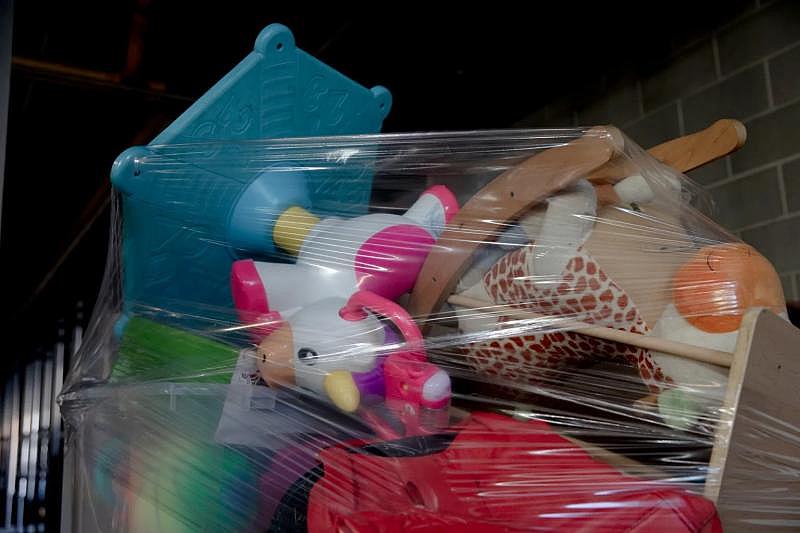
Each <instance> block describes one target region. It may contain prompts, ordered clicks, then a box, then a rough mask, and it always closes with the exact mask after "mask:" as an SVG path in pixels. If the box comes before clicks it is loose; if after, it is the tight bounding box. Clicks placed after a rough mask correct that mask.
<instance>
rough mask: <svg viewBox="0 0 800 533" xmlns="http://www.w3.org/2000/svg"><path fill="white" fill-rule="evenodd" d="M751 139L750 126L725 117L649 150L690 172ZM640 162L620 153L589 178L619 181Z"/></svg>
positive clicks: (597, 180) (652, 153)
mask: <svg viewBox="0 0 800 533" xmlns="http://www.w3.org/2000/svg"><path fill="white" fill-rule="evenodd" d="M746 140H747V129H746V128H745V127H744V124H742V123H741V122H739V121H738V120H732V119H722V120H718V121H716V122H715V123H713V124H712V125H711V126H709V127H708V128H706V129H704V130H701V131H698V132H696V133H692V134H690V135H685V136H683V137H678V138H677V139H672V140H671V141H667V142H665V143H663V144H659V145H658V146H654V147H652V148H650V149H649V150H648V151H647V152H648V153H649V154H650V155H651V156H653V157H655V158H656V159H658V160H659V161H661V162H662V163H664V164H665V165H669V166H670V167H672V168H674V169H675V170H677V171H678V172H684V173H685V172H689V171H691V170H694V169H696V168H698V167H701V166H703V165H705V164H707V163H710V162H712V161H716V160H717V159H719V158H721V157H725V156H726V155H728V154H730V153H732V152H735V151H736V150H738V149H739V148H741V147H742V145H744V142H745V141H746ZM636 172H637V168H636V165H635V164H634V162H633V161H632V160H631V159H630V158H629V157H627V156H620V157H617V158H615V159H613V160H611V161H609V162H608V163H606V164H605V165H603V166H602V167H600V168H598V169H597V170H595V171H594V172H592V173H591V174H589V181H591V182H593V183H596V184H601V183H611V184H613V183H616V182H617V181H619V180H621V179H623V178H626V177H628V176H630V175H631V174H635V173H636Z"/></svg>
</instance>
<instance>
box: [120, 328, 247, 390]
mask: <svg viewBox="0 0 800 533" xmlns="http://www.w3.org/2000/svg"><path fill="white" fill-rule="evenodd" d="M238 356H239V351H238V350H237V349H236V348H234V347H232V346H230V345H228V344H225V343H222V342H219V341H216V340H213V339H209V338H208V337H203V336H201V335H196V334H194V333H189V332H188V331H185V330H183V329H179V328H175V327H171V326H165V325H164V324H159V323H157V322H154V321H152V320H148V319H146V318H142V317H137V316H134V317H131V318H130V320H128V322H127V325H126V327H125V331H124V333H123V335H122V339H121V341H120V347H119V358H118V359H117V361H116V364H115V365H114V369H113V371H112V374H111V381H112V382H120V381H128V380H130V379H133V378H136V379H137V380H141V379H159V378H163V379H168V380H169V381H192V382H197V383H224V384H228V383H230V381H231V376H232V375H233V369H234V368H235V366H236V361H237V358H238Z"/></svg>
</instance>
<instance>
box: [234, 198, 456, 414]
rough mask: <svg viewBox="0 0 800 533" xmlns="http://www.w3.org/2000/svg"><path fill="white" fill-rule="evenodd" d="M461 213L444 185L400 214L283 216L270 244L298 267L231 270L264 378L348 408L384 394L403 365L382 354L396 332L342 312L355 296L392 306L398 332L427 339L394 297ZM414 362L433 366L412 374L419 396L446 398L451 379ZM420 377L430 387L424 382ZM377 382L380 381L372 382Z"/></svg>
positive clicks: (294, 210)
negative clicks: (387, 371)
mask: <svg viewBox="0 0 800 533" xmlns="http://www.w3.org/2000/svg"><path fill="white" fill-rule="evenodd" d="M457 211H458V204H457V202H456V199H455V197H454V196H453V194H452V193H451V192H450V191H449V190H448V189H447V188H446V187H444V186H434V187H431V188H430V189H428V190H427V191H425V192H424V193H423V194H422V195H421V196H420V198H419V199H418V200H417V201H416V202H415V203H414V205H412V206H411V208H410V209H409V210H408V211H407V212H406V213H405V214H403V215H397V214H386V213H374V214H368V215H364V216H360V217H355V218H351V219H339V218H326V219H323V220H319V219H318V218H317V217H315V216H314V215H312V214H311V213H309V212H308V211H306V210H304V209H302V208H299V207H290V208H289V209H287V210H285V211H284V212H283V213H282V214H281V215H280V217H278V219H277V221H276V223H275V225H274V230H273V239H274V241H275V243H276V244H277V245H278V246H280V247H281V248H283V249H285V250H286V251H287V252H289V253H291V254H294V255H296V256H297V261H296V262H295V263H294V264H280V263H265V262H255V261H252V260H241V261H237V262H235V263H234V265H233V269H232V272H231V288H232V291H233V299H234V303H235V305H236V308H237V310H238V311H239V315H240V318H241V321H242V322H243V323H244V324H246V325H248V326H250V328H249V330H250V331H251V332H252V334H253V336H254V337H255V339H256V340H257V342H259V343H260V346H261V348H260V354H261V355H260V356H261V358H262V360H261V362H260V364H259V365H260V372H261V374H262V377H263V378H264V379H265V380H266V381H267V382H288V383H294V384H297V385H299V386H301V387H303V388H305V389H309V390H312V391H315V392H318V393H321V394H322V393H324V394H326V395H327V396H328V397H329V398H330V399H331V401H333V403H335V404H336V405H337V406H338V407H340V408H342V409H343V410H345V411H353V410H355V409H356V408H358V406H359V405H360V398H361V396H362V395H364V394H368V395H371V394H373V393H376V394H378V395H383V394H384V393H383V389H384V385H383V368H384V366H385V363H386V361H395V360H397V358H391V357H389V358H388V359H386V357H385V356H387V355H389V354H390V353H391V352H392V348H391V346H392V345H395V349H397V341H396V340H395V341H392V339H391V338H392V330H391V329H386V328H384V326H383V325H382V324H381V322H380V320H378V319H377V318H375V316H373V315H372V314H369V313H364V314H363V316H362V315H359V320H357V321H354V320H353V319H352V318H353V316H355V315H354V314H352V313H351V314H350V316H348V317H344V315H341V316H340V310H341V309H343V308H345V304H346V303H347V302H348V301H349V300H351V299H352V298H357V299H358V301H361V302H362V303H363V302H364V301H368V302H371V303H372V305H373V306H378V307H379V308H380V309H383V310H391V313H389V315H386V314H384V316H387V317H388V318H390V319H392V320H395V321H399V322H401V323H403V324H406V326H404V330H402V331H401V332H402V333H403V334H404V336H405V337H406V340H407V341H408V340H409V335H411V336H412V337H414V338H417V342H421V336H419V334H418V330H417V333H416V334H413V331H412V330H413V329H415V328H416V325H414V326H413V328H412V327H411V326H410V325H408V324H412V325H413V321H411V319H410V317H408V314H407V313H405V311H404V310H402V308H400V307H399V306H397V305H396V304H394V303H393V302H391V300H393V299H395V298H397V297H398V296H400V295H402V294H404V293H406V292H408V291H409V290H410V289H411V287H412V286H413V284H414V282H415V281H416V278H417V275H418V274H419V270H420V268H421V267H422V264H423V262H424V261H425V258H426V257H427V255H428V253H429V251H430V249H431V247H432V246H433V245H434V243H435V242H436V239H437V238H438V236H439V234H440V233H441V231H442V229H443V228H444V226H445V225H446V223H447V222H448V221H449V220H450V219H451V218H452V217H453V216H454V215H455V213H456V212H457ZM390 304H391V305H390ZM392 306H394V307H392ZM402 315H404V316H402ZM398 317H399V318H398ZM387 346H388V348H387ZM384 359H386V361H384ZM417 359H419V358H417ZM417 363H420V364H422V363H424V364H422V367H424V368H426V369H427V370H425V371H424V372H423V374H424V375H418V374H419V373H418V372H416V373H414V375H415V376H416V377H415V378H414V380H416V381H414V380H412V381H414V382H415V383H418V384H419V386H420V387H422V388H424V387H425V386H427V387H428V389H425V390H427V391H428V392H427V393H426V392H425V391H423V390H422V389H420V391H419V392H420V396H419V398H418V400H419V401H422V402H423V403H425V404H426V405H428V404H430V405H434V404H436V403H437V402H439V400H441V396H442V394H444V391H445V389H446V392H447V394H448V395H449V390H450V389H449V384H450V381H449V378H447V374H446V373H444V372H442V371H434V370H435V369H436V367H433V366H432V365H431V366H426V365H429V363H427V362H426V360H425V358H424V356H423V357H422V360H421V361H417ZM401 366H402V365H401ZM412 366H413V365H412ZM417 366H419V365H417ZM389 367H393V365H392V364H389ZM378 378H380V379H378ZM422 378H424V379H423V381H424V382H425V383H428V384H427V385H425V383H422V382H418V380H419V379H422ZM408 379H410V378H409V377H408V376H407V377H406V380H408ZM376 380H378V381H380V383H379V385H375V386H373V385H374V383H375V382H376ZM390 381H391V380H388V381H387V382H386V383H387V385H386V387H387V388H386V392H387V398H388V397H389V396H391V395H390V394H389V389H390V388H391V387H390V386H389V383H390ZM376 391H379V392H376ZM448 397H449V396H448Z"/></svg>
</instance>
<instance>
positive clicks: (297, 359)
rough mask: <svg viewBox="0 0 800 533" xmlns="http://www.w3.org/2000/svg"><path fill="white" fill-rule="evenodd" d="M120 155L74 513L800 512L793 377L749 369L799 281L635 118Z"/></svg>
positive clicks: (589, 524) (181, 526) (201, 516)
mask: <svg viewBox="0 0 800 533" xmlns="http://www.w3.org/2000/svg"><path fill="white" fill-rule="evenodd" d="M125 165H127V167H126V168H122V169H120V168H117V169H115V178H114V182H115V186H116V192H115V202H114V206H115V210H114V215H113V224H114V227H113V238H112V246H111V249H110V255H109V265H108V270H107V277H106V280H105V283H104V286H103V289H102V294H101V297H100V299H99V301H98V304H97V306H96V310H95V312H94V317H93V322H92V324H91V326H90V329H89V332H88V335H87V339H86V341H85V343H84V345H83V348H82V350H81V352H80V353H79V356H78V357H77V359H76V361H74V364H73V367H72V369H71V372H70V374H69V377H68V381H67V383H66V385H65V391H64V393H63V395H62V410H63V414H64V417H65V419H66V421H67V425H68V431H69V436H68V441H67V457H66V468H67V472H66V474H65V475H66V476H68V480H69V481H68V482H67V484H66V485H67V487H68V489H69V490H66V491H65V503H64V505H65V506H68V510H67V511H68V512H67V513H66V514H65V516H67V517H68V521H67V522H66V523H65V524H64V527H65V528H66V529H68V530H70V529H71V530H72V531H81V532H88V531H267V530H269V531H304V530H308V531H313V532H316V531H412V530H413V531H465V530H467V528H474V529H473V530H474V531H516V530H550V529H552V530H559V531H562V530H563V531H568V530H580V531H588V530H597V531H623V530H629V531H653V530H655V531H707V532H711V531H721V530H722V527H723V525H724V526H725V528H726V529H728V528H730V529H731V530H735V529H747V528H751V529H753V530H758V529H761V528H764V527H767V526H780V527H787V528H790V529H792V528H797V527H800V526H799V524H800V514H798V513H800V493H799V492H798V483H799V481H798V479H800V468H799V465H798V457H800V454H799V453H798V451H800V446H798V437H799V436H800V433H798V427H797V425H796V422H797V418H796V414H795V411H796V410H797V407H798V402H800V398H799V397H798V393H797V387H796V380H795V381H794V383H795V386H794V387H788V386H786V385H785V384H784V381H785V380H784V378H782V377H781V378H776V379H775V380H773V381H766V382H765V381H763V380H762V383H761V384H762V385H763V388H762V389H761V390H760V391H755V392H757V393H758V394H757V396H756V397H755V400H752V402H751V403H748V402H750V400H748V399H747V398H746V396H747V395H748V394H750V393H751V392H753V391H751V390H750V389H751V388H752V387H751V386H750V385H747V386H743V385H742V383H743V382H745V381H746V380H749V379H750V377H749V376H752V374H753V372H754V370H753V365H754V364H758V361H761V360H770V359H769V357H770V356H771V354H769V353H762V352H759V353H758V354H756V353H755V351H754V350H755V347H756V345H757V344H759V342H761V341H759V340H758V339H760V338H761V337H760V336H759V335H760V334H759V333H758V331H755V330H756V324H760V326H758V327H762V326H763V327H767V328H773V330H775V331H780V332H784V333H782V334H784V335H785V334H792V332H791V329H790V326H789V325H788V323H785V322H784V317H785V308H784V297H783V293H782V290H781V284H780V280H779V278H778V276H777V274H776V273H775V271H774V269H773V267H772V266H771V264H770V263H769V262H768V261H767V260H766V259H765V258H764V257H762V256H761V255H760V254H759V253H758V252H757V251H756V250H755V249H753V248H752V247H750V246H748V245H746V244H744V243H742V242H741V241H740V240H738V239H737V238H736V237H735V236H733V235H731V234H729V233H728V232H726V231H725V230H723V229H722V228H721V227H719V226H718V225H716V224H715V223H714V222H712V220H711V219H710V218H708V217H707V216H706V215H705V214H704V213H708V212H710V211H709V205H710V202H709V201H708V198H707V197H706V196H705V194H704V193H703V192H702V191H701V190H700V189H699V188H697V187H696V186H695V185H693V183H692V182H691V181H690V180H688V179H687V178H686V177H685V176H684V175H682V174H680V173H678V172H677V171H675V170H674V169H672V168H670V167H669V166H668V165H666V164H662V163H660V162H658V161H657V160H656V159H655V158H653V157H651V156H650V155H649V154H648V153H646V152H645V151H643V150H642V149H640V148H639V147H638V146H636V145H635V144H634V143H633V142H632V141H631V140H629V139H627V138H625V137H624V136H623V135H622V134H620V133H619V131H617V130H616V129H614V128H592V129H557V130H520V131H491V132H490V131H487V132H468V133H447V134H408V135H406V134H402V135H365V136H349V137H348V136H343V137H319V138H309V139H287V140H255V141H243V142H238V143H225V142H209V143H202V144H174V145H156V146H151V147H149V150H148V151H147V153H142V154H139V155H137V156H132V157H131V158H129V159H128V160H127V161H126V162H125ZM123 175H124V176H125V178H124V179H122V178H121V177H120V176H123ZM330 191H335V194H333V193H331V194H328V193H329V192H330ZM350 193H352V194H350ZM132 199H135V200H136V203H134V202H132V201H130V200H132ZM120 200H124V202H121V201H120ZM753 201H758V199H756V198H754V199H753ZM123 205H124V206H125V207H122V206H123ZM129 205H130V206H132V207H130V208H128V206H129ZM143 213H144V214H143ZM129 217H130V220H131V221H133V220H134V219H136V217H147V219H148V220H149V221H150V222H152V223H153V224H156V225H158V224H161V223H162V221H169V223H170V224H171V226H170V227H172V228H175V229H174V231H173V234H172V235H170V236H169V237H168V238H158V239H156V238H155V237H154V236H153V235H154V234H155V233H154V234H145V233H142V232H137V231H135V225H134V224H133V222H129ZM165 224H166V222H165ZM159 235H161V236H162V237H163V234H159ZM175 243H179V244H180V246H178V245H177V244H175ZM220 254H223V255H220ZM210 256H213V257H215V258H216V259H215V260H218V258H219V257H227V258H228V260H227V263H226V264H225V265H224V267H225V268H224V275H220V273H219V272H220V269H218V268H216V267H215V268H211V267H210V266H209V264H208V262H207V259H206V258H207V257H210ZM134 262H135V264H136V269H135V271H134V270H133V269H128V265H132V264H134ZM759 309H762V310H759ZM775 315H777V316H775ZM787 331H788V332H789V333H786V332H787ZM776 336H777V335H776ZM779 351H780V349H779V348H776V353H777V352H779ZM789 352H793V353H789ZM789 352H783V355H780V357H783V358H784V359H785V360H786V361H785V365H786V369H789V370H781V372H784V374H785V372H787V371H789V372H795V373H794V374H793V375H794V377H795V378H796V376H797V368H798V367H797V363H796V362H795V361H794V360H792V359H791V357H789V356H791V355H795V356H796V355H797V353H796V352H797V347H796V346H795V347H794V348H793V349H791V350H790V351H789ZM776 357H777V356H776ZM748 358H749V359H748ZM737 361H738V362H737ZM742 361H743V362H742ZM748 361H749V362H748ZM770 361H771V360H770ZM770 364H772V363H770ZM782 368H783V367H782ZM791 369H794V370H791ZM745 370H746V372H745ZM776 371H777V370H776ZM784 374H779V375H780V376H784ZM787 379H790V380H791V379H792V378H791V376H789V378H787ZM753 390H755V389H753ZM754 394H755V393H754ZM752 397H753V396H752V395H751V396H749V398H752ZM742 428H744V430H742ZM737 430H742V431H739V432H740V433H741V435H740V436H739V437H736V439H737V440H736V442H734V441H733V436H732V435H736V432H737ZM720 517H722V519H721V518H720Z"/></svg>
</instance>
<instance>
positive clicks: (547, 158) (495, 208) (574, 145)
mask: <svg viewBox="0 0 800 533" xmlns="http://www.w3.org/2000/svg"><path fill="white" fill-rule="evenodd" d="M621 149H622V135H621V134H620V133H619V131H618V130H616V129H615V128H598V129H594V130H590V131H589V132H587V133H586V134H585V135H584V136H582V137H580V138H578V139H576V140H574V141H572V142H570V143H568V144H564V145H562V146H556V147H554V148H550V149H548V150H545V151H543V152H539V153H537V154H536V155H534V156H532V157H530V158H528V159H527V160H525V161H523V162H522V163H521V164H519V165H517V166H516V167H514V168H512V169H509V170H507V171H506V172H504V173H502V174H501V175H500V176H498V177H497V178H495V179H494V180H492V182H491V183H489V184H488V185H486V186H485V187H484V188H483V189H481V190H480V191H478V193H477V194H476V195H475V196H473V197H472V199H471V200H470V201H469V202H467V204H466V205H464V207H462V208H461V210H460V211H459V212H458V214H457V215H456V216H455V217H454V218H453V220H451V221H450V223H449V224H448V225H447V228H446V229H445V231H444V232H443V233H442V235H441V236H440V237H439V239H438V241H437V243H436V246H435V247H434V249H433V250H432V251H431V254H430V255H429V256H428V259H427V261H426V262H425V264H424V265H423V267H422V271H421V272H420V274H419V277H418V278H417V283H416V285H415V287H414V291H413V292H412V294H411V299H410V301H409V311H410V312H411V315H412V316H413V317H414V318H415V319H416V320H417V321H418V322H419V323H420V325H421V327H422V330H423V332H424V331H427V329H429V327H430V326H431V324H430V322H429V321H428V320H426V319H427V318H429V317H430V315H431V314H432V313H433V312H435V311H436V310H438V309H439V308H440V307H441V306H442V304H443V303H444V301H445V299H446V298H447V296H448V295H449V294H450V293H451V292H452V290H453V288H454V287H455V285H456V283H457V282H458V279H459V278H460V277H461V275H462V274H463V273H464V271H465V270H466V269H467V267H468V266H469V265H470V259H471V258H472V255H473V254H474V253H475V252H476V251H477V250H478V248H479V247H480V245H481V244H483V243H485V242H489V241H492V240H494V239H495V238H496V237H497V236H498V235H499V234H500V232H502V231H503V230H504V229H505V228H506V225H505V224H503V222H505V221H513V220H516V219H517V218H518V217H519V216H520V215H522V214H523V213H525V212H526V211H528V210H529V209H530V208H531V207H533V206H534V205H536V204H538V203H539V202H541V201H543V200H544V199H546V198H547V197H548V196H550V195H552V194H553V193H555V192H557V191H560V190H561V189H564V188H566V187H569V186H570V185H572V184H573V183H575V182H577V181H578V180H579V179H581V178H583V177H584V176H586V175H587V174H588V173H590V172H591V171H592V170H594V169H596V168H598V167H599V166H601V165H603V164H605V163H607V162H608V161H609V160H610V159H611V158H612V156H613V155H614V154H616V153H617V152H618V151H619V150H621Z"/></svg>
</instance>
